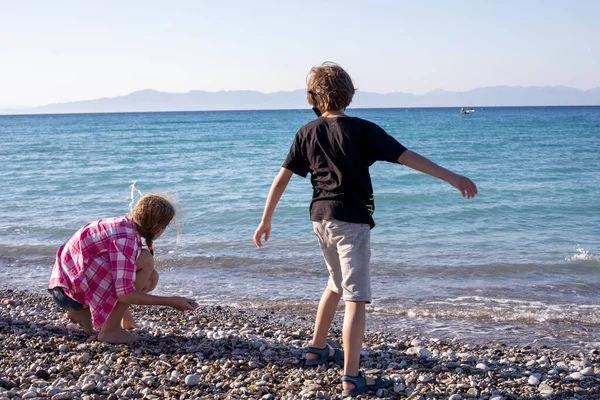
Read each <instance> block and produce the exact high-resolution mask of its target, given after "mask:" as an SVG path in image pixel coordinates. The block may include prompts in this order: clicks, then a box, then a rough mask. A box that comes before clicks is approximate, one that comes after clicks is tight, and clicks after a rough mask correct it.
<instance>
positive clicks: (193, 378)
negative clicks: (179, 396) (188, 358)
mask: <svg viewBox="0 0 600 400" xmlns="http://www.w3.org/2000/svg"><path fill="white" fill-rule="evenodd" d="M199 382H200V376H199V375H196V374H191V375H188V376H186V377H185V384H186V385H188V386H195V385H197V384H198V383H199Z"/></svg>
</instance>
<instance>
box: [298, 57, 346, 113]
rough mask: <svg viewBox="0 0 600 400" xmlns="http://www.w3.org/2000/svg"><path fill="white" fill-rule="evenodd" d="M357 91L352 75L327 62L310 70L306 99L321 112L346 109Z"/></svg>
mask: <svg viewBox="0 0 600 400" xmlns="http://www.w3.org/2000/svg"><path fill="white" fill-rule="evenodd" d="M355 91H356V88H355V87H354V84H353V83H352V79H351V78H350V75H348V73H347V72H346V71H344V69H343V68H342V67H340V66H339V65H338V64H336V63H333V62H330V61H327V62H324V63H323V64H322V65H318V66H314V67H312V68H311V69H310V72H309V74H308V77H307V85H306V98H307V99H308V103H309V104H310V105H311V106H313V107H317V108H318V109H319V111H321V112H326V111H334V110H343V109H345V108H346V107H348V105H350V103H351V102H352V97H353V96H354V92H355Z"/></svg>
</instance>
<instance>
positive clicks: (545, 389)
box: [538, 383, 554, 396]
mask: <svg viewBox="0 0 600 400" xmlns="http://www.w3.org/2000/svg"><path fill="white" fill-rule="evenodd" d="M538 392H539V393H540V394H542V395H546V396H550V395H552V394H553V393H554V389H552V387H551V386H550V385H548V384H547V383H541V384H540V386H538Z"/></svg>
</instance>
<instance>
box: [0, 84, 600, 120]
mask: <svg viewBox="0 0 600 400" xmlns="http://www.w3.org/2000/svg"><path fill="white" fill-rule="evenodd" d="M573 105H581V106H583V105H586V106H587V105H600V88H595V89H590V90H580V89H575V88H571V87H565V86H528V87H521V86H493V87H485V88H479V89H473V90H469V91H467V92H449V91H446V90H442V89H436V90H433V91H431V92H428V93H425V94H421V95H417V94H410V93H401V92H393V93H386V94H381V93H372V92H362V91H358V92H356V95H355V96H354V101H353V102H352V105H351V108H394V107H494V106H573ZM306 108H309V106H308V103H307V101H306V95H305V91H304V90H294V91H291V92H276V93H261V92H256V91H251V90H234V91H219V92H205V91H201V90H192V91H190V92H187V93H165V92H159V91H156V90H140V91H137V92H133V93H131V94H128V95H126V96H119V97H110V98H101V99H95V100H84V101H74V102H70V103H59V104H48V105H45V106H41V107H32V108H25V107H21V108H15V109H4V110H2V109H0V114H63V113H104V112H144V111H202V110H278V109H306Z"/></svg>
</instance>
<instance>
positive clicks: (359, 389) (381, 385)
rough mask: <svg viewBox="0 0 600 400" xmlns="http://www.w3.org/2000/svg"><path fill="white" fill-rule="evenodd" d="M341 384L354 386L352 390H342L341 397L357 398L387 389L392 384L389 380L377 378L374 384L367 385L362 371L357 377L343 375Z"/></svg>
mask: <svg viewBox="0 0 600 400" xmlns="http://www.w3.org/2000/svg"><path fill="white" fill-rule="evenodd" d="M342 382H348V383H351V384H353V385H354V389H345V390H342V397H352V396H358V395H359V394H363V393H365V392H376V391H377V390H379V389H387V388H389V387H390V386H392V385H393V384H394V381H392V380H391V379H390V378H381V377H378V378H377V379H375V383H374V384H372V385H367V379H366V378H365V375H364V374H363V372H362V371H360V372H359V373H358V376H352V375H344V376H342Z"/></svg>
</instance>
